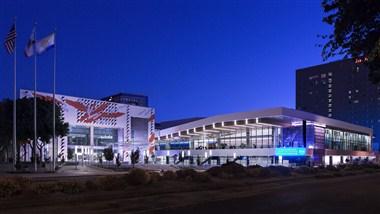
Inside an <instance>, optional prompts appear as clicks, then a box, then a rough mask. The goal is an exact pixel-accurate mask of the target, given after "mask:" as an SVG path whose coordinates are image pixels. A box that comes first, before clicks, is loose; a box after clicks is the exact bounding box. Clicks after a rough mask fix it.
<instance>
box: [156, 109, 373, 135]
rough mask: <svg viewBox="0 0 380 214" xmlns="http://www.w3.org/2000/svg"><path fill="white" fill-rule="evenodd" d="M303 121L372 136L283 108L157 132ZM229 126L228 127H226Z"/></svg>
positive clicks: (366, 131) (356, 127) (354, 127)
mask: <svg viewBox="0 0 380 214" xmlns="http://www.w3.org/2000/svg"><path fill="white" fill-rule="evenodd" d="M303 120H306V121H312V122H314V123H317V124H318V125H319V126H325V127H334V128H339V129H342V130H347V131H352V132H357V133H364V134H368V135H372V129H370V128H367V127H364V126H359V125H354V124H351V123H347V122H344V121H340V120H335V119H331V118H328V117H324V116H320V115H316V114H312V113H308V112H304V111H299V110H295V109H289V108H284V107H278V108H270V109H263V110H257V111H247V112H238V113H232V114H224V115H216V116H212V117H207V118H203V119H199V120H195V121H192V122H188V123H183V124H180V125H177V126H172V127H169V128H166V129H162V130H160V131H159V136H168V135H173V134H174V135H177V134H178V133H181V132H185V131H186V132H187V133H189V131H190V134H191V133H192V132H199V133H202V132H208V131H215V130H218V129H223V128H224V127H226V128H236V127H242V126H251V125H252V126H255V125H267V126H268V125H269V126H291V125H293V124H295V123H299V122H302V121H303ZM227 126H229V127H227Z"/></svg>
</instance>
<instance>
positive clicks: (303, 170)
mask: <svg viewBox="0 0 380 214" xmlns="http://www.w3.org/2000/svg"><path fill="white" fill-rule="evenodd" d="M294 171H295V172H296V173H298V174H301V175H310V174H314V173H316V169H314V168H311V167H307V166H300V167H297V168H295V170H294Z"/></svg>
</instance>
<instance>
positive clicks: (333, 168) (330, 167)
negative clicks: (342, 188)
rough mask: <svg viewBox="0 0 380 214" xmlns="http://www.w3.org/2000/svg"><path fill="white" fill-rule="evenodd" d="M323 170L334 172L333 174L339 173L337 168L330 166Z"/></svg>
mask: <svg viewBox="0 0 380 214" xmlns="http://www.w3.org/2000/svg"><path fill="white" fill-rule="evenodd" d="M325 169H326V170H328V171H334V172H337V171H339V168H337V167H335V166H331V165H328V166H326V167H325Z"/></svg>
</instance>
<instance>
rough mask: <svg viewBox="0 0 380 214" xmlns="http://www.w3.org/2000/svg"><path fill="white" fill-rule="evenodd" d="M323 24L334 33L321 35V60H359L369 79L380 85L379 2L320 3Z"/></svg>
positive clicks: (344, 0)
mask: <svg viewBox="0 0 380 214" xmlns="http://www.w3.org/2000/svg"><path fill="white" fill-rule="evenodd" d="M322 7H323V9H324V12H325V17H324V18H323V22H325V23H327V24H329V25H332V26H333V27H334V32H333V33H332V34H330V35H323V36H322V38H324V39H326V40H327V42H326V43H325V45H324V46H323V49H322V56H323V58H324V60H326V59H328V58H330V57H334V56H337V55H343V56H344V58H348V57H353V58H355V59H361V60H362V61H364V63H365V64H366V65H367V66H368V68H369V70H370V74H369V79H370V80H371V81H372V82H373V83H375V84H378V83H380V1H378V0H323V2H322Z"/></svg>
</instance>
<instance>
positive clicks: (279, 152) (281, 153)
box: [275, 147, 306, 156]
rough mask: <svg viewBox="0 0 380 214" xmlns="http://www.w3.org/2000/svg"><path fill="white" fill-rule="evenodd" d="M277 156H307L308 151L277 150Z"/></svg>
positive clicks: (297, 149) (295, 149) (298, 149)
mask: <svg viewBox="0 0 380 214" xmlns="http://www.w3.org/2000/svg"><path fill="white" fill-rule="evenodd" d="M275 154H276V156H305V155H306V149H305V148H294V147H290V148H276V151H275Z"/></svg>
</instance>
